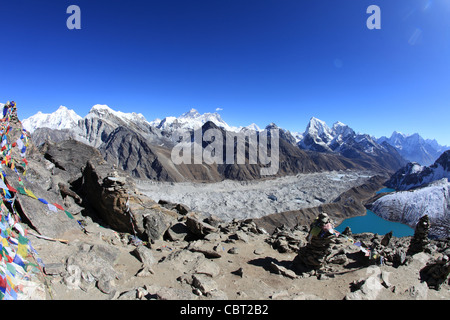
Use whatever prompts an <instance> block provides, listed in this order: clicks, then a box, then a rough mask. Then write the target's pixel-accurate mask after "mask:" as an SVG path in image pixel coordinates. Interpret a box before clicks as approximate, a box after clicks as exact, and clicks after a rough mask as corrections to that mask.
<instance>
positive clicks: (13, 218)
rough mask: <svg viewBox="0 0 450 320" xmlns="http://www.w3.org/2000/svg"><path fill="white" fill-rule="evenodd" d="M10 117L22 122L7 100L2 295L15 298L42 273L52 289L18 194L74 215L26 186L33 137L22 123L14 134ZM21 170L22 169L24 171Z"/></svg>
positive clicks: (0, 155) (1, 130)
mask: <svg viewBox="0 0 450 320" xmlns="http://www.w3.org/2000/svg"><path fill="white" fill-rule="evenodd" d="M11 120H16V121H17V122H19V123H20V121H19V120H18V118H17V109H16V104H15V102H14V101H13V102H11V103H9V102H8V103H7V104H6V105H5V106H4V109H3V118H2V119H0V135H1V139H0V141H1V144H0V159H2V160H1V162H0V166H1V170H0V190H1V191H0V193H1V197H2V202H1V203H0V215H1V218H0V299H1V300H16V299H27V298H29V297H30V295H31V294H32V291H33V290H35V289H36V288H37V287H38V286H39V283H38V279H37V278H38V275H41V276H42V277H43V281H44V283H45V285H46V287H47V290H48V292H49V294H50V296H51V290H50V287H49V286H48V284H47V281H46V279H45V275H44V272H43V268H44V263H43V261H42V260H41V259H40V258H39V256H38V253H37V252H36V250H35V249H34V248H33V246H32V245H31V242H30V240H29V239H28V237H27V236H28V234H32V233H29V232H28V230H27V229H26V228H24V227H23V226H22V225H21V224H20V220H21V219H20V215H19V213H18V212H17V210H16V208H15V205H14V204H15V201H16V200H17V195H18V194H20V195H25V196H28V197H30V198H33V199H35V200H37V201H40V202H41V203H42V204H43V205H46V206H47V208H48V209H49V211H51V212H55V213H56V212H58V211H62V212H64V213H65V214H66V215H67V217H69V218H70V219H74V220H75V218H74V217H73V215H72V214H71V213H70V212H69V211H67V210H65V209H64V207H63V206H61V205H60V204H58V203H56V202H54V203H52V202H50V201H47V200H46V199H44V198H40V197H38V196H36V195H35V194H34V193H33V191H31V190H30V189H27V188H26V187H25V185H24V183H23V180H26V176H25V175H26V172H27V167H28V161H27V159H26V152H27V148H28V146H29V141H30V139H29V138H30V137H29V133H28V132H27V131H26V130H25V129H23V127H22V128H21V131H20V132H19V133H20V136H19V137H18V138H17V139H14V138H11V137H12V133H13V131H15V130H18V129H17V128H13V126H11ZM17 133H18V132H17V131H15V132H14V134H17ZM12 140H14V141H12ZM14 148H17V149H18V151H19V152H18V155H20V157H19V159H16V157H15V156H13V152H12V151H13V149H14ZM4 166H5V167H8V168H10V169H11V170H13V171H14V172H15V175H16V176H17V180H18V185H19V187H17V188H14V187H12V186H11V185H10V184H9V183H8V179H7V177H8V175H7V174H6V172H5V170H4V168H5V167H4ZM18 168H19V169H20V170H18ZM19 171H22V173H21V172H19ZM76 221H77V222H78V225H79V226H80V227H81V229H82V230H83V231H84V232H86V230H85V229H84V227H83V225H82V224H81V222H80V221H79V220H76ZM40 236H41V237H44V238H47V237H45V236H42V235H40ZM57 240H60V239H57ZM32 260H33V261H34V262H32Z"/></svg>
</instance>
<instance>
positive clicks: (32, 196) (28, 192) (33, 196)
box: [25, 188, 37, 200]
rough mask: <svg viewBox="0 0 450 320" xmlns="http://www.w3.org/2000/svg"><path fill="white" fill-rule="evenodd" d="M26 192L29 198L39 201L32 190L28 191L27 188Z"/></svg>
mask: <svg viewBox="0 0 450 320" xmlns="http://www.w3.org/2000/svg"><path fill="white" fill-rule="evenodd" d="M25 192H26V193H27V195H28V196H29V197H31V198H33V199H36V200H37V197H36V196H35V195H34V194H33V192H32V191H31V190H28V189H27V188H25Z"/></svg>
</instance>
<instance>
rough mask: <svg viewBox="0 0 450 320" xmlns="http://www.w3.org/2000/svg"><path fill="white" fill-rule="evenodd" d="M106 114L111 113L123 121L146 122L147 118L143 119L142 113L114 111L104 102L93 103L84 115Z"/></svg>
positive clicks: (100, 115)
mask: <svg viewBox="0 0 450 320" xmlns="http://www.w3.org/2000/svg"><path fill="white" fill-rule="evenodd" d="M108 114H110V115H113V116H115V117H117V118H119V119H121V120H123V121H125V122H129V121H135V122H147V120H146V119H145V117H144V115H143V114H142V113H136V112H131V113H126V112H122V111H115V110H113V109H111V108H110V107H109V106H107V105H105V104H96V105H94V106H93V107H92V108H91V110H90V111H89V113H88V115H87V116H86V117H89V116H99V117H104V116H107V115H108Z"/></svg>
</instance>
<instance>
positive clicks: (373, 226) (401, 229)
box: [335, 190, 414, 237]
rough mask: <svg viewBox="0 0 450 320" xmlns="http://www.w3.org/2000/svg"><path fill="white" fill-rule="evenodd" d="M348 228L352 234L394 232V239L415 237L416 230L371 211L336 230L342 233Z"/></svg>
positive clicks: (344, 222) (348, 221)
mask: <svg viewBox="0 0 450 320" xmlns="http://www.w3.org/2000/svg"><path fill="white" fill-rule="evenodd" d="M380 191H381V190H380ZM347 226H348V227H350V229H351V230H352V233H363V232H372V233H377V234H379V235H385V234H386V233H388V232H390V231H392V234H393V236H394V237H407V236H412V235H414V229H412V228H411V227H409V226H407V225H405V224H402V223H398V222H391V221H388V220H385V219H383V218H380V217H379V216H377V215H376V214H375V213H373V212H372V211H370V210H367V212H366V215H365V216H360V217H353V218H349V219H346V220H344V221H343V222H342V223H341V224H340V225H339V226H338V227H336V228H335V229H336V230H337V231H339V232H342V231H344V230H345V228H346V227H347Z"/></svg>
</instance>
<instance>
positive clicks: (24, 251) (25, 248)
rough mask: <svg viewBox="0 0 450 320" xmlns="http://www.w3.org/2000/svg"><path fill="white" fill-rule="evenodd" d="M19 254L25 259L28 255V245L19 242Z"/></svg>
mask: <svg viewBox="0 0 450 320" xmlns="http://www.w3.org/2000/svg"><path fill="white" fill-rule="evenodd" d="M17 254H18V255H20V256H21V257H22V258H23V259H25V258H26V257H27V255H28V246H27V245H25V244H21V243H19V245H18V246H17Z"/></svg>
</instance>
